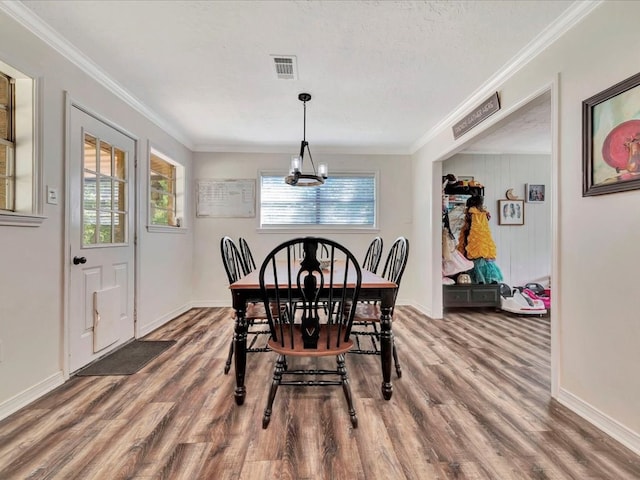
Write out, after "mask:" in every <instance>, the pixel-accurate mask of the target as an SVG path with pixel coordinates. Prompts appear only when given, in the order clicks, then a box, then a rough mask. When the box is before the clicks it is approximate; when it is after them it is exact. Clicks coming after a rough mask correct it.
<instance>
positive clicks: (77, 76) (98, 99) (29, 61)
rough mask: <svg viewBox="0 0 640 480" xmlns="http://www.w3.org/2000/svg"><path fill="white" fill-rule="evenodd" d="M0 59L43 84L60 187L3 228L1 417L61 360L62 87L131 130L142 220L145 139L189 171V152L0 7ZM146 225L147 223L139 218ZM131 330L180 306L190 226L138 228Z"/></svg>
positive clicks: (51, 167) (33, 392)
mask: <svg viewBox="0 0 640 480" xmlns="http://www.w3.org/2000/svg"><path fill="white" fill-rule="evenodd" d="M0 59H1V60H2V61H3V62H5V63H7V64H9V65H12V66H13V67H15V68H17V69H18V70H20V71H22V72H24V73H26V74H28V75H31V76H34V77H38V78H39V80H40V82H41V84H42V89H43V90H42V100H43V102H42V105H41V110H40V112H41V114H42V132H41V133H42V145H41V151H42V163H43V179H42V184H43V185H49V186H52V187H57V188H58V194H59V203H58V205H49V204H45V206H44V212H43V213H44V215H45V216H46V217H47V219H46V220H45V221H44V223H43V224H42V225H41V226H39V227H16V226H0V265H2V275H0V342H1V343H0V418H1V417H4V416H6V415H8V414H9V413H11V412H13V411H15V410H16V409H18V408H20V407H21V406H23V405H26V404H27V403H28V402H30V401H31V400H34V399H35V398H37V397H38V396H40V395H42V394H43V393H45V392H46V391H48V390H50V389H51V388H53V387H55V386H57V385H59V384H60V383H61V382H62V381H63V380H64V379H65V378H66V373H67V372H64V371H63V365H64V344H65V335H64V307H63V306H64V304H63V300H64V289H65V285H64V280H63V279H64V271H65V270H64V269H65V267H66V265H64V264H63V261H62V259H63V258H64V255H63V252H64V251H65V245H64V225H65V220H66V214H65V212H64V205H65V198H64V186H65V172H64V155H65V150H64V138H65V111H64V109H65V91H68V92H69V95H70V96H71V98H72V99H73V100H74V101H75V102H77V103H79V104H82V105H83V106H85V107H86V108H88V109H89V110H91V111H93V112H96V113H98V114H99V115H101V116H102V117H104V118H105V119H107V120H109V121H111V122H112V123H114V124H116V125H118V126H119V127H121V128H122V129H124V130H125V131H128V132H130V133H131V134H133V135H134V136H137V137H138V139H139V141H138V160H139V163H138V187H139V189H140V194H141V198H142V199H143V201H141V202H140V206H139V208H140V217H141V218H142V219H146V216H147V213H146V200H145V198H146V176H147V173H146V172H147V170H146V162H147V160H146V159H147V155H148V152H147V144H148V142H149V141H150V142H152V144H153V145H154V146H156V147H157V148H159V149H160V150H162V151H164V152H165V153H167V154H168V155H171V156H173V158H174V159H175V160H176V161H177V162H179V163H181V164H183V165H184V166H185V168H186V169H187V170H188V171H189V170H190V169H191V155H192V154H191V152H190V151H189V150H188V149H186V148H185V147H184V146H183V145H181V144H180V143H178V142H177V141H176V140H174V139H173V138H171V137H170V136H169V135H167V134H166V133H165V132H163V131H162V130H161V129H160V128H158V127H157V126H155V125H154V124H152V123H151V122H150V121H149V120H147V119H146V118H144V117H143V116H142V115H140V114H139V113H137V112H135V111H134V110H133V109H131V108H130V107H128V106H127V105H125V104H124V103H123V102H122V101H120V100H119V99H118V98H116V97H115V96H114V95H113V94H111V93H109V92H108V91H107V90H106V89H104V88H103V87H101V86H100V85H98V84H97V83H96V82H95V81H93V80H92V79H91V78H90V77H89V76H88V75H86V74H84V73H83V72H82V71H80V70H79V69H78V68H77V67H75V66H74V65H73V64H71V63H70V62H69V61H67V60H65V59H64V58H63V57H62V56H61V55H59V54H58V53H56V52H55V51H54V50H53V49H51V48H49V47H48V46H46V45H45V44H44V43H43V42H42V41H40V40H39V39H38V38H36V37H35V36H34V35H32V34H31V33H29V32H27V31H26V30H25V29H24V28H23V27H21V26H19V25H18V24H17V23H16V22H14V21H13V20H12V19H10V18H9V17H8V16H6V15H5V14H4V13H0ZM142 225H146V220H144V221H142ZM138 234H139V238H138V249H137V250H138V253H139V259H138V265H139V278H138V282H137V285H138V287H139V288H138V290H137V293H136V294H137V303H138V306H139V309H138V325H137V331H138V332H144V331H148V330H149V329H150V328H153V326H154V325H158V324H159V323H161V322H162V321H165V320H166V319H168V317H169V316H170V315H171V314H172V313H173V312H178V311H181V310H183V309H184V308H187V307H188V306H189V301H190V298H191V297H190V293H191V292H190V287H191V278H192V272H191V266H192V246H193V231H192V230H190V231H189V232H187V233H185V234H183V235H171V234H156V233H153V234H152V233H148V232H147V231H146V230H145V229H144V228H142V229H140V231H139V232H138Z"/></svg>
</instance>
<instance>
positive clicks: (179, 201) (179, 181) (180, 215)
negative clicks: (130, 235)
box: [147, 144, 187, 233]
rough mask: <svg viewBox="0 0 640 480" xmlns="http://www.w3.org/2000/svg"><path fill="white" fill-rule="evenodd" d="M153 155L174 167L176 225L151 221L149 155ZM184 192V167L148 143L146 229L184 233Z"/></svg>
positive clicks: (185, 229)
mask: <svg viewBox="0 0 640 480" xmlns="http://www.w3.org/2000/svg"><path fill="white" fill-rule="evenodd" d="M152 156H155V157H157V158H159V159H160V160H162V161H163V162H166V163H168V164H170V165H171V166H173V167H174V168H175V192H174V202H175V208H174V215H175V218H176V221H177V225H164V224H158V223H153V219H152V214H151V212H152V210H153V208H152V207H153V203H152V201H151V195H152V193H153V191H154V190H153V188H152V187H151V157H152ZM185 194H186V179H185V168H184V166H183V165H182V164H180V163H178V162H177V161H175V160H173V159H172V158H171V157H170V156H168V155H166V154H165V153H163V152H162V151H161V150H160V149H158V148H156V147H154V146H153V145H151V144H149V148H148V155H147V231H149V232H156V233H158V232H159V233H184V232H186V231H187V226H186V222H185V218H186V211H185Z"/></svg>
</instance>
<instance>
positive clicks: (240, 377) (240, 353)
mask: <svg viewBox="0 0 640 480" xmlns="http://www.w3.org/2000/svg"><path fill="white" fill-rule="evenodd" d="M245 314H246V312H245V309H244V307H243V308H236V324H235V330H234V333H233V342H234V350H235V353H234V362H235V363H234V366H235V372H236V390H235V398H236V404H237V405H242V404H243V403H244V398H245V396H246V395H247V388H246V387H245V386H244V374H245V370H246V368H247V328H248V327H247V320H246V318H245Z"/></svg>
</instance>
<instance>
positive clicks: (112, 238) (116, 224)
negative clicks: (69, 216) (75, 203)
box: [82, 134, 128, 245]
mask: <svg viewBox="0 0 640 480" xmlns="http://www.w3.org/2000/svg"><path fill="white" fill-rule="evenodd" d="M84 148H85V151H84V188H83V191H82V205H83V208H84V215H83V217H82V221H83V226H82V230H83V244H84V245H102V244H110V243H125V242H126V240H127V219H128V212H127V178H126V173H127V166H126V161H127V156H126V154H125V152H124V151H122V150H118V149H115V148H112V147H111V145H109V144H108V143H107V142H102V141H100V139H99V138H97V137H95V136H93V135H90V134H85V138H84ZM97 152H99V155H100V156H99V159H100V162H99V165H96V154H97ZM96 168H97V173H96ZM114 176H115V177H114Z"/></svg>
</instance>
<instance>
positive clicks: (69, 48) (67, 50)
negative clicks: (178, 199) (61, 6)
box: [0, 0, 192, 149]
mask: <svg viewBox="0 0 640 480" xmlns="http://www.w3.org/2000/svg"><path fill="white" fill-rule="evenodd" d="M0 11H3V12H4V13H6V14H7V15H8V16H9V17H11V18H12V19H14V20H15V21H16V22H18V23H19V24H20V25H22V26H23V27H25V28H26V29H27V30H29V31H30V32H31V33H33V34H34V35H36V36H37V37H38V38H39V39H40V40H42V41H43V42H44V43H46V44H47V45H48V46H49V47H51V48H53V49H54V50H55V51H57V52H58V53H60V54H61V55H62V56H63V57H65V58H66V59H67V60H69V61H70V62H71V63H73V64H74V65H75V66H77V67H78V68H79V69H80V70H82V71H83V72H84V73H86V74H87V75H89V77H91V78H92V79H94V80H95V81H96V82H98V83H99V84H100V85H102V86H103V87H105V88H106V89H107V90H108V91H109V92H111V93H113V94H114V95H115V96H116V97H118V98H119V99H120V100H122V101H123V102H124V103H126V104H127V105H129V106H130V107H131V108H133V109H134V110H135V111H137V112H138V113H140V114H142V115H143V116H144V117H146V118H147V119H149V121H151V122H153V123H154V124H156V125H157V126H158V127H160V128H162V129H163V130H164V131H165V132H167V133H168V134H169V135H171V136H172V137H173V138H175V139H176V140H177V141H178V142H180V143H182V144H183V145H184V146H186V147H187V148H190V149H191V148H192V142H191V141H190V139H189V138H187V136H186V135H185V134H184V132H182V131H181V130H179V129H178V128H176V127H175V126H174V125H172V124H170V123H169V122H167V121H166V120H165V119H164V118H162V117H161V116H160V115H158V114H157V113H156V112H154V111H153V110H151V109H150V108H149V107H148V106H146V105H145V104H144V103H142V102H141V101H140V100H138V99H137V98H136V97H135V96H134V95H132V94H131V93H130V92H129V91H128V90H127V89H125V88H124V87H123V86H122V85H120V84H119V83H118V82H116V81H115V80H114V79H113V78H111V77H110V76H109V75H108V74H107V73H106V72H105V71H104V70H102V69H101V68H100V67H99V66H98V65H97V64H95V63H94V62H93V61H92V60H91V59H90V58H89V57H87V56H86V55H85V54H83V53H82V52H81V51H80V50H78V49H77V48H76V47H74V46H73V45H72V44H71V43H70V42H69V41H68V40H66V39H65V38H64V37H63V36H61V35H60V34H59V33H58V32H56V31H55V30H54V29H53V28H51V27H50V26H49V25H48V24H47V23H46V22H43V21H42V19H41V18H40V17H38V16H37V15H35V14H34V13H33V12H32V11H31V10H30V9H29V8H28V7H26V6H24V5H23V4H22V2H16V1H11V0H0Z"/></svg>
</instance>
